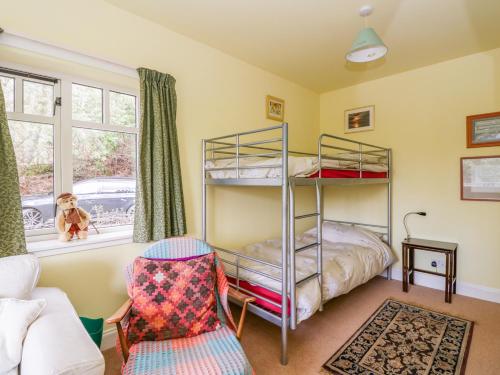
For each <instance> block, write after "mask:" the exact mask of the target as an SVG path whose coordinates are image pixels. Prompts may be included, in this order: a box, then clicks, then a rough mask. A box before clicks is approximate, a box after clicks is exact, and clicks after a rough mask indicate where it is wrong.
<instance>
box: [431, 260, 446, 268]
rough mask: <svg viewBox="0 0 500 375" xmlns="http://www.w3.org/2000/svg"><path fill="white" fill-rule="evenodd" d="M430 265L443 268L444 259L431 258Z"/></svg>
mask: <svg viewBox="0 0 500 375" xmlns="http://www.w3.org/2000/svg"><path fill="white" fill-rule="evenodd" d="M431 267H434V268H443V267H444V260H442V259H432V260H431Z"/></svg>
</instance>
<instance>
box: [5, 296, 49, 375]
mask: <svg viewBox="0 0 500 375" xmlns="http://www.w3.org/2000/svg"><path fill="white" fill-rule="evenodd" d="M46 305H47V303H46V302H45V300H43V299H34V300H31V301H23V300H20V299H15V298H0V374H5V373H9V374H11V373H14V374H15V373H16V369H17V366H19V363H20V362H21V355H22V351H23V341H24V338H25V337H26V333H27V332H28V327H29V326H30V324H31V323H33V322H34V321H35V319H36V318H37V317H38V315H39V314H40V312H41V311H42V310H43V309H44V307H45V306H46Z"/></svg>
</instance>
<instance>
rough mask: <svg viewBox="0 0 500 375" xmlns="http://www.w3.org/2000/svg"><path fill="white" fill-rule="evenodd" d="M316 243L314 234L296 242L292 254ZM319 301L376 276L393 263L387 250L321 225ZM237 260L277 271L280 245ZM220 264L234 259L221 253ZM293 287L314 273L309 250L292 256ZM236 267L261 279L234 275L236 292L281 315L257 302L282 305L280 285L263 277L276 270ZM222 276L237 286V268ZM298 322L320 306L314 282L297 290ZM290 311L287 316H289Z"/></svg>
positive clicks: (361, 232)
mask: <svg viewBox="0 0 500 375" xmlns="http://www.w3.org/2000/svg"><path fill="white" fill-rule="evenodd" d="M314 242H316V233H315V229H312V230H310V231H307V232H305V233H304V234H302V235H299V236H297V237H296V248H299V247H302V246H306V245H308V244H311V243H314ZM322 247H323V277H322V280H323V288H322V289H323V301H324V302H325V301H327V300H330V299H332V298H334V297H337V296H340V295H342V294H345V293H348V292H350V291H351V290H352V289H354V288H355V287H357V286H359V285H361V284H363V283H365V282H367V281H368V280H370V279H372V278H373V277H374V276H376V275H379V274H380V273H381V272H382V271H383V270H384V269H386V268H387V267H388V266H389V265H391V264H392V262H393V259H394V258H393V254H392V251H391V249H390V248H389V247H388V246H387V245H386V244H385V243H384V242H383V241H382V240H381V239H380V238H379V236H378V235H377V234H375V233H374V232H371V231H369V230H365V229H361V228H356V227H352V226H347V225H342V224H336V223H325V224H324V225H323V246H322ZM241 253H242V254H244V255H247V256H250V257H252V258H257V259H261V260H264V261H266V262H269V263H273V264H276V265H280V264H281V240H278V239H275V240H267V241H264V242H260V243H256V244H252V245H249V246H246V247H244V248H243V249H242V251H241ZM219 255H220V256H221V258H222V259H226V260H228V261H231V262H234V258H233V259H231V256H230V255H228V254H225V253H223V252H220V253H219ZM295 259H296V260H295V263H296V267H295V268H296V269H295V273H296V281H299V280H302V279H304V278H306V277H307V276H309V275H311V274H314V273H315V272H316V264H317V263H316V262H317V260H316V259H317V258H316V249H315V248H312V249H308V250H305V251H303V252H300V253H298V254H296V258H295ZM240 265H241V266H243V267H245V268H250V269H252V270H256V271H258V272H260V273H261V274H257V273H253V272H250V271H247V270H244V269H241V268H240V269H239V271H238V272H239V278H240V286H241V287H242V288H244V289H247V290H249V291H251V292H253V293H254V294H255V295H257V300H256V303H257V304H259V305H260V306H262V307H264V308H266V309H268V310H270V311H273V312H275V313H277V314H280V313H281V307H280V306H275V305H274V304H272V303H269V302H268V301H266V300H264V299H259V298H258V296H261V297H264V298H266V299H268V300H271V301H273V302H275V303H277V304H280V305H281V292H280V290H281V283H280V282H279V281H276V280H273V279H270V278H268V277H266V276H264V275H262V273H263V274H267V275H270V276H272V277H274V278H278V279H279V278H280V276H281V269H278V268H274V267H271V266H268V265H264V264H260V263H257V262H253V261H251V260H247V259H243V258H240ZM224 267H225V269H226V273H227V274H228V277H229V279H230V281H231V282H233V283H236V279H235V277H234V276H235V275H236V268H235V266H234V265H231V264H225V265H224ZM296 300H297V321H298V322H300V321H302V320H305V319H307V318H309V317H310V316H311V315H313V314H314V313H315V312H316V311H317V310H318V309H319V306H320V301H321V296H320V286H319V281H318V278H313V279H310V280H308V281H306V282H304V283H302V284H300V285H299V286H298V287H297V296H296ZM288 311H290V310H288Z"/></svg>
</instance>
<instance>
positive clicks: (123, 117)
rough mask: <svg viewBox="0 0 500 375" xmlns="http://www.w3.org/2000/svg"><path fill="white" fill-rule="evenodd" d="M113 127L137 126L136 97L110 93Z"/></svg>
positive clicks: (110, 119)
mask: <svg viewBox="0 0 500 375" xmlns="http://www.w3.org/2000/svg"><path fill="white" fill-rule="evenodd" d="M109 108H110V118H109V121H110V123H111V125H123V126H131V127H134V126H135V96H133V95H127V94H121V93H119V92H114V91H110V92H109Z"/></svg>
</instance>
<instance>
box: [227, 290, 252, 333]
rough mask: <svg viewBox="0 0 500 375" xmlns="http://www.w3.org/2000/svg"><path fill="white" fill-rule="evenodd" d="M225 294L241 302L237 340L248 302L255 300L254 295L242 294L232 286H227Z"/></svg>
mask: <svg viewBox="0 0 500 375" xmlns="http://www.w3.org/2000/svg"><path fill="white" fill-rule="evenodd" d="M227 295H228V296H229V297H231V298H234V299H235V300H237V301H238V302H241V303H242V304H243V307H242V309H241V316H240V321H239V322H238V328H237V331H236V337H237V338H238V340H239V339H240V338H241V334H242V333H243V325H244V324H245V317H246V314H247V307H248V304H249V303H251V302H255V297H251V296H247V295H246V294H243V293H241V292H240V291H239V290H236V289H234V288H232V287H229V291H228V293H227Z"/></svg>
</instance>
